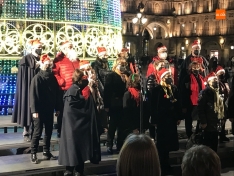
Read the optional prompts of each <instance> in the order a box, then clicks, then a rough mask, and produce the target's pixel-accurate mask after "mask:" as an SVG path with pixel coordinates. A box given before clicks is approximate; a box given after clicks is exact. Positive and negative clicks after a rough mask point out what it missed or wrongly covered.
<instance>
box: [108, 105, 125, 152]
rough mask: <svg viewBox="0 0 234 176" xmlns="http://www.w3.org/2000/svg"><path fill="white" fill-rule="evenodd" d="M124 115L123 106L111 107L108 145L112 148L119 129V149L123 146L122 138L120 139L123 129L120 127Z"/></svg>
mask: <svg viewBox="0 0 234 176" xmlns="http://www.w3.org/2000/svg"><path fill="white" fill-rule="evenodd" d="M122 115H123V109H122V107H120V108H115V109H110V120H109V129H108V133H107V147H111V148H112V147H113V141H114V138H115V131H116V130H117V149H120V148H121V146H122V144H121V143H122V142H121V141H122V140H121V139H120V136H121V129H120V128H119V127H120V122H121V117H122Z"/></svg>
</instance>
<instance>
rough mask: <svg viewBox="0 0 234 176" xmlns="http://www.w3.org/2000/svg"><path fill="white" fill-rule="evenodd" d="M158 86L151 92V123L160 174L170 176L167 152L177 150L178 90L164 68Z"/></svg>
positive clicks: (170, 170) (179, 110)
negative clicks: (153, 129)
mask: <svg viewBox="0 0 234 176" xmlns="http://www.w3.org/2000/svg"><path fill="white" fill-rule="evenodd" d="M158 74H159V76H160V77H159V78H160V84H159V85H157V86H156V87H155V88H154V89H153V91H152V103H151V108H150V109H151V123H152V124H153V125H154V126H156V128H157V148H158V153H159V159H160V164H161V169H162V174H165V175H166V174H171V173H172V167H171V166H170V164H169V152H170V151H176V150H178V149H179V141H178V133H177V125H179V124H180V120H181V107H180V103H179V99H178V98H179V97H178V90H177V88H176V86H174V85H173V79H172V75H171V72H170V71H169V70H167V69H165V68H163V69H161V70H160V71H159V72H158Z"/></svg>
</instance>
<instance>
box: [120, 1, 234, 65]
mask: <svg viewBox="0 0 234 176" xmlns="http://www.w3.org/2000/svg"><path fill="white" fill-rule="evenodd" d="M140 2H141V1H139V0H121V11H122V20H123V25H122V28H123V30H122V33H123V41H124V43H125V45H131V51H132V52H133V53H134V52H136V51H137V48H139V47H137V46H138V44H139V41H138V39H137V38H138V36H137V35H139V34H142V35H143V46H144V48H143V50H142V52H143V54H145V55H150V56H154V55H155V54H156V49H155V48H156V47H157V43H159V42H162V43H163V44H165V45H166V46H167V47H168V50H169V55H171V56H174V55H177V56H181V57H183V58H184V57H186V56H187V55H188V54H190V53H191V44H192V42H193V40H194V39H199V40H200V42H201V45H202V50H201V54H202V55H203V56H207V57H208V55H209V56H210V57H211V56H213V55H216V56H218V58H219V60H220V61H221V63H225V62H226V61H227V60H228V59H229V58H230V57H232V56H234V50H233V49H234V0H167V1H166V0H165V1H162V0H161V1H159V0H158V1H154V0H150V1H142V2H143V4H145V10H144V12H145V15H146V17H147V18H148V21H147V23H146V24H145V25H144V26H142V27H140V26H139V25H134V24H133V23H132V19H133V18H134V17H135V16H136V13H137V12H136V9H137V6H138V4H139V3H140ZM216 9H225V10H226V19H225V20H216ZM146 31H147V32H146ZM147 35H148V36H147Z"/></svg>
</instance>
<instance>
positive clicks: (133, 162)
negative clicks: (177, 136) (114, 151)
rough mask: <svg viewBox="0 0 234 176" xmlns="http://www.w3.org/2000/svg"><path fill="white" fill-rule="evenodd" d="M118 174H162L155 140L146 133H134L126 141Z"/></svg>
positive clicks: (120, 155) (150, 175)
mask: <svg viewBox="0 0 234 176" xmlns="http://www.w3.org/2000/svg"><path fill="white" fill-rule="evenodd" d="M116 171H117V176H160V175H161V170H160V163H159V157H158V152H157V149H156V147H155V144H154V142H153V141H152V140H151V138H150V137H148V136H147V135H145V134H140V135H136V134H132V135H130V136H129V137H128V138H127V139H126V140H125V142H124V145H123V147H122V149H121V151H120V153H119V156H118V159H117V166H116Z"/></svg>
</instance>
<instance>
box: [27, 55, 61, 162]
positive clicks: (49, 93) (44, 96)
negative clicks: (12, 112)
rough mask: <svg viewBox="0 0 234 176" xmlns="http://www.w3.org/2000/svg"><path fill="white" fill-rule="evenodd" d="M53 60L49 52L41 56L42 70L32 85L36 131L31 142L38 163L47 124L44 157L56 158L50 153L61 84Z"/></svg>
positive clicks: (33, 159) (32, 105) (31, 98)
mask: <svg viewBox="0 0 234 176" xmlns="http://www.w3.org/2000/svg"><path fill="white" fill-rule="evenodd" d="M52 65H53V61H52V60H51V59H50V57H49V56H48V55H47V54H44V55H42V56H41V64H40V68H41V70H40V71H39V72H38V73H37V74H36V75H35V76H34V78H33V79H32V82H31V85H30V109H31V113H32V117H33V124H34V131H33V133H32V142H31V162H32V163H34V164H38V159H37V152H38V145H39V139H40V137H41V134H42V130H43V126H45V136H44V140H43V143H44V144H43V159H44V160H50V159H56V157H54V156H53V155H52V154H51V153H50V139H51V135H52V131H53V123H54V110H56V115H58V114H59V111H58V110H59V109H60V108H59V103H60V101H59V86H58V83H57V80H56V78H55V77H54V75H53V73H52V71H51V68H52Z"/></svg>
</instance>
